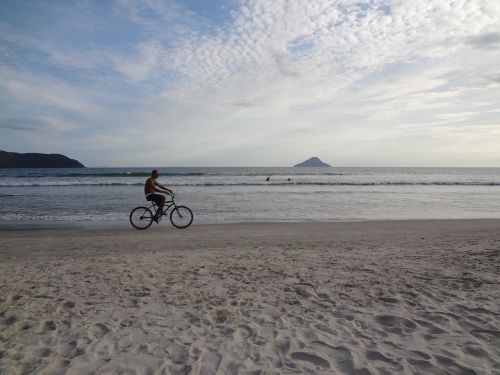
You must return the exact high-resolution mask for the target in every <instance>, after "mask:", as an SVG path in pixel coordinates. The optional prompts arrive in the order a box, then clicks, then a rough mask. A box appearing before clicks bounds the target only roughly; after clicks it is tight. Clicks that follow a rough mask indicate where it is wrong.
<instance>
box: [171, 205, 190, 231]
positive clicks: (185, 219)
mask: <svg viewBox="0 0 500 375" xmlns="http://www.w3.org/2000/svg"><path fill="white" fill-rule="evenodd" d="M170 221H171V222H172V225H173V226H174V227H176V228H179V229H184V228H187V227H189V226H190V225H191V223H192V222H193V212H192V211H191V210H190V209H189V207H186V206H177V207H175V208H174V209H173V210H172V211H170Z"/></svg>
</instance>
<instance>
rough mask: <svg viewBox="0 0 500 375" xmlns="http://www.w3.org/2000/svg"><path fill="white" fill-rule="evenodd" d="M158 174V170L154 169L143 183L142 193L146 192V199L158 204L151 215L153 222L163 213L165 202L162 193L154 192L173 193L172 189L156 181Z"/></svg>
mask: <svg viewBox="0 0 500 375" xmlns="http://www.w3.org/2000/svg"><path fill="white" fill-rule="evenodd" d="M159 175H160V172H158V169H154V170H153V171H152V172H151V177H149V178H148V179H147V180H146V183H145V184H144V194H146V199H147V200H148V201H153V202H155V203H156V204H157V205H158V208H157V209H156V212H155V215H154V216H153V220H154V221H155V222H158V218H159V217H160V215H162V214H163V205H164V204H165V196H164V195H163V194H156V193H157V192H158V193H165V194H169V195H172V194H173V192H172V190H170V189H169V188H167V187H165V186H163V185H161V184H160V183H159V182H158V181H156V179H157V178H158V176H159Z"/></svg>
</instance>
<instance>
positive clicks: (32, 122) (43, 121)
mask: <svg viewBox="0 0 500 375" xmlns="http://www.w3.org/2000/svg"><path fill="white" fill-rule="evenodd" d="M0 128H2V129H9V130H19V131H25V132H42V131H58V132H59V131H68V130H73V129H76V128H78V125H76V124H74V123H71V122H69V121H65V120H62V119H58V118H54V117H45V118H5V119H0Z"/></svg>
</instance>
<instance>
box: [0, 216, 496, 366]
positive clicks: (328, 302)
mask: <svg viewBox="0 0 500 375" xmlns="http://www.w3.org/2000/svg"><path fill="white" fill-rule="evenodd" d="M499 228H500V220H496V219H482V220H477V219H471V220H413V221H365V222H335V223H317V222H311V223H246V224H210V225H196V226H192V227H190V228H188V229H186V230H178V229H175V228H172V227H165V226H161V225H160V226H159V227H157V228H154V229H150V230H146V231H138V230H135V229H133V228H132V227H130V228H112V229H110V228H104V229H91V230H82V229H68V230H33V231H3V232H2V236H0V259H2V262H1V263H0V331H1V332H2V335H0V352H1V353H2V355H1V356H0V373H2V372H5V373H18V372H19V373H22V372H23V371H25V370H26V369H31V370H30V371H32V372H37V373H42V372H43V373H68V374H79V373H93V372H96V373H111V374H114V373H123V372H127V373H162V372H164V373H174V374H188V373H192V374H212V373H217V372H221V373H246V374H258V373H266V374H268V373H269V374H280V373H290V374H303V373H318V374H331V373H339V374H351V373H359V374H369V373H370V374H375V373H464V374H482V373H496V372H499V371H500V346H499V345H498V343H499V342H500V306H499V303H498V301H500V266H499V264H500V246H499V244H500V230H499Z"/></svg>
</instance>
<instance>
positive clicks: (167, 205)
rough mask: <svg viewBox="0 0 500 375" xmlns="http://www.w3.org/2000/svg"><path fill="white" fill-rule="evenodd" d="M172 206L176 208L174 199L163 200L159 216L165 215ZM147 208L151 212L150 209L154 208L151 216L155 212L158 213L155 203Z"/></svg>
mask: <svg viewBox="0 0 500 375" xmlns="http://www.w3.org/2000/svg"><path fill="white" fill-rule="evenodd" d="M172 206H174V207H177V205H176V204H175V201H174V198H172V199H170V200H168V201H167V200H165V203H163V212H162V213H161V214H162V215H165V214H166V213H167V211H168V210H169V208H170V207H172ZM148 208H149V209H150V210H151V208H154V212H153V214H154V213H156V211H158V208H159V206H158V205H157V204H156V203H155V202H152V203H151V205H150V206H149V207H148Z"/></svg>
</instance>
